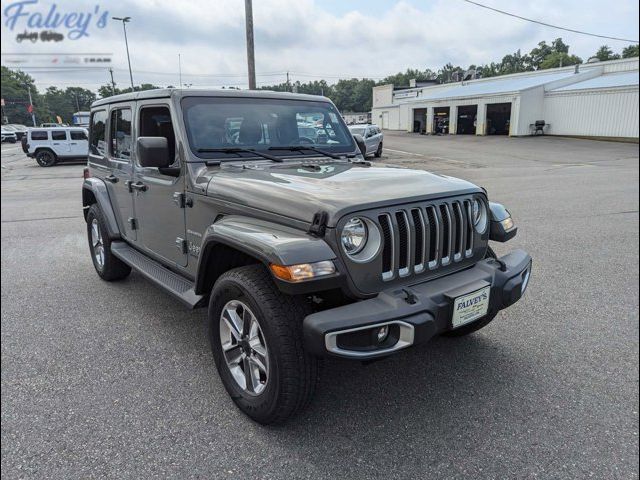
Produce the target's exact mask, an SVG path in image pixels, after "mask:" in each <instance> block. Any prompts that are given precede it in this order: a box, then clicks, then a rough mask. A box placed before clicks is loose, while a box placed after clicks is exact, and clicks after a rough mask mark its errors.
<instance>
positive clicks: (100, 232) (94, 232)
mask: <svg viewBox="0 0 640 480" xmlns="http://www.w3.org/2000/svg"><path fill="white" fill-rule="evenodd" d="M108 232H109V230H107V224H106V222H105V220H104V216H103V215H102V210H100V207H99V206H98V205H97V204H95V203H94V204H93V205H91V207H90V208H89V211H88V212H87V238H88V239H89V251H90V252H91V260H92V261H93V266H94V267H95V269H96V272H98V275H100V278H102V279H103V280H106V281H108V282H112V281H114V280H122V279H123V278H125V277H127V276H128V275H129V274H130V273H131V267H130V266H129V265H127V264H126V263H124V262H123V261H122V260H120V259H119V258H117V257H116V256H114V255H113V253H111V239H110V238H109V233H108Z"/></svg>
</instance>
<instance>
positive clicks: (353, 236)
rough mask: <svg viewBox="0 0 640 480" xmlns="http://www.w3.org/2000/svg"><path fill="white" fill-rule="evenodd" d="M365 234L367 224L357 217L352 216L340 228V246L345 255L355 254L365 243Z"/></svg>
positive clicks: (366, 234)
mask: <svg viewBox="0 0 640 480" xmlns="http://www.w3.org/2000/svg"><path fill="white" fill-rule="evenodd" d="M367 236H368V233H367V225H366V224H365V223H364V222H363V221H362V220H360V219H359V218H352V219H350V220H349V221H348V222H347V223H346V224H345V226H344V228H343V229H342V237H341V242H342V248H344V251H345V252H346V253H347V255H355V254H357V253H358V252H361V251H362V249H363V248H364V247H365V245H366V244H367Z"/></svg>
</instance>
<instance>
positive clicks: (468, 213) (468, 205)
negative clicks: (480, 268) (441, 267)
mask: <svg viewBox="0 0 640 480" xmlns="http://www.w3.org/2000/svg"><path fill="white" fill-rule="evenodd" d="M463 205H464V213H466V219H467V220H466V222H465V226H466V228H467V237H466V239H465V240H466V241H465V245H464V249H465V251H467V252H468V251H469V250H471V249H472V248H473V220H471V202H470V201H469V200H465V201H464V203H463Z"/></svg>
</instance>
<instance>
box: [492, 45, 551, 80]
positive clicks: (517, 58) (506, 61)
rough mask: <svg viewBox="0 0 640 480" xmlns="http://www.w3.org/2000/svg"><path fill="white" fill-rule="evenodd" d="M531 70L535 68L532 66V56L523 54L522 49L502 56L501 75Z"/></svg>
mask: <svg viewBox="0 0 640 480" xmlns="http://www.w3.org/2000/svg"><path fill="white" fill-rule="evenodd" d="M542 43H544V42H542ZM529 70H533V67H532V66H531V57H530V56H529V55H526V54H525V55H522V53H520V50H517V51H516V52H514V53H511V54H509V55H505V56H504V57H502V61H501V62H500V70H499V72H500V75H508V74H510V73H520V72H526V71H529Z"/></svg>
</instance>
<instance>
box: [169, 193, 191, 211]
mask: <svg viewBox="0 0 640 480" xmlns="http://www.w3.org/2000/svg"><path fill="white" fill-rule="evenodd" d="M173 203H175V204H176V205H177V206H178V208H185V207H192V206H193V200H192V199H191V198H189V197H187V195H186V194H185V193H182V192H174V193H173Z"/></svg>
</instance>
